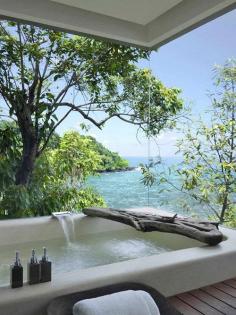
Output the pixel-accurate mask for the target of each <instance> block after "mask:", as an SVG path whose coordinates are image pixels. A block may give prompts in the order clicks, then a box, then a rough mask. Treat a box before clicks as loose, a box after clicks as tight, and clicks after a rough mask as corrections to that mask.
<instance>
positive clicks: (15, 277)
mask: <svg viewBox="0 0 236 315" xmlns="http://www.w3.org/2000/svg"><path fill="white" fill-rule="evenodd" d="M10 270H11V280H10V281H11V287H12V288H20V287H22V286H23V267H22V266H21V265H20V266H16V265H12V266H11V268H10Z"/></svg>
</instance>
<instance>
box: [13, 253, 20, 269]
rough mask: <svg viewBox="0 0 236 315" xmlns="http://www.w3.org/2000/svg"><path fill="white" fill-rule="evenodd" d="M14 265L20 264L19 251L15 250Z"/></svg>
mask: <svg viewBox="0 0 236 315" xmlns="http://www.w3.org/2000/svg"><path fill="white" fill-rule="evenodd" d="M14 265H15V266H21V263H20V253H19V251H16V258H15V263H14Z"/></svg>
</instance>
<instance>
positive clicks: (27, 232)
mask: <svg viewBox="0 0 236 315" xmlns="http://www.w3.org/2000/svg"><path fill="white" fill-rule="evenodd" d="M74 230H75V235H76V244H77V245H76V246H79V247H78V252H79V253H81V257H82V258H83V259H82V260H81V261H80V260H79V259H78V258H75V257H74V256H73V255H72V258H71V259H72V260H73V259H74V260H73V264H72V265H71V266H72V267H70V264H69V265H68V266H67V264H66V263H65V261H67V262H68V259H70V251H69V252H66V254H65V252H63V253H61V256H62V255H64V256H65V260H63V262H64V263H65V266H64V267H65V268H61V266H57V264H56V262H55V261H53V270H54V271H55V270H56V271H57V272H56V273H55V272H54V274H53V279H52V282H50V283H44V284H37V285H31V286H29V285H27V284H26V285H25V286H24V287H23V288H18V289H11V288H10V287H9V284H8V285H2V286H1V287H0V314H1V315H11V314H14V315H15V314H18V315H44V314H45V312H46V307H47V305H48V303H49V302H50V301H51V300H52V299H53V298H55V297H56V296H60V295H63V294H68V293H72V292H76V291H80V290H86V289H91V288H95V287H100V286H104V285H108V284H114V283H119V282H138V283H143V284H147V285H150V286H152V287H154V288H156V289H157V290H158V291H160V292H161V293H163V294H164V295H165V296H172V295H175V294H177V293H180V292H185V291H189V290H192V289H196V288H199V287H203V286H206V285H210V284H213V283H216V282H220V281H223V280H226V279H229V278H233V277H235V276H236V270H235V263H236V231H234V230H231V229H225V228H222V232H223V234H224V236H225V240H224V241H223V242H222V243H221V244H219V245H218V246H214V247H209V246H206V245H204V244H202V243H200V242H197V241H194V240H191V239H188V238H186V237H183V236H180V235H175V234H167V233H159V232H152V233H150V234H149V233H142V232H137V231H135V230H134V229H133V228H131V227H129V226H126V225H123V224H120V223H116V222H111V221H108V220H104V219H100V218H89V217H85V216H84V215H82V214H81V215H75V216H74ZM119 235H120V237H119ZM80 240H81V241H80ZM82 240H83V242H82ZM93 240H94V242H95V243H94V242H93ZM110 241H111V242H110ZM96 242H97V243H96ZM34 244H35V245H36V246H35V247H36V248H37V250H38V256H40V255H39V254H41V253H40V252H39V249H38V246H41V245H45V246H46V247H48V249H49V257H50V253H51V254H52V253H53V255H54V259H55V257H58V259H60V250H61V248H66V244H65V237H64V233H63V230H62V227H61V225H60V223H59V221H58V220H57V219H53V218H52V217H41V218H29V219H15V220H6V221H1V222H0V253H1V254H0V264H5V267H6V265H7V262H8V263H11V261H12V259H13V258H14V250H15V249H16V250H17V249H20V250H21V251H22V255H23V263H24V264H25V263H26V257H27V254H28V256H29V255H30V251H31V248H32V247H33V245H34ZM53 244H56V245H55V246H57V251H56V252H55V253H54V249H53V248H52V246H53ZM58 244H59V245H58ZM97 244H99V245H97ZM121 245H122V246H121ZM71 246H72V247H73V244H72V245H71ZM87 246H90V247H87ZM115 246H117V247H115ZM104 247H105V252H106V253H105V254H103V253H101V252H100V251H101V250H104ZM96 248H97V251H98V252H97V254H96V255H95V254H94V253H92V254H94V255H95V256H96V257H95V258H93V256H91V253H90V252H89V249H90V250H91V251H92V250H94V252H95V253H96ZM101 248H102V249H101ZM127 248H128V249H129V250H127ZM75 249H77V247H76V248H75ZM58 250H59V254H58ZM86 250H87V253H88V259H87V256H86ZM73 253H76V252H75V251H73ZM107 253H109V255H108V254H107ZM67 254H68V255H69V256H68V255H67ZM76 254H77V253H76ZM56 255H57V256H56ZM113 255H114V257H116V256H117V257H116V259H115V258H114V257H113ZM76 257H77V256H76ZM97 257H98V258H97ZM125 257H127V259H126V260H124V259H125ZM136 257H139V258H136ZM77 259H78V268H77V267H76V261H77ZM86 259H87V260H86ZM93 259H98V261H96V262H95V264H96V266H93ZM120 260H122V261H120ZM87 261H88V264H87ZM7 268H8V266H7ZM7 270H8V269H7ZM24 273H25V274H26V273H27V272H26V268H25V269H24ZM0 274H1V273H0ZM7 279H8V275H7V278H6V279H5V282H6V280H7ZM0 282H1V279H0Z"/></svg>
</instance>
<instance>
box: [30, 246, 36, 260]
mask: <svg viewBox="0 0 236 315" xmlns="http://www.w3.org/2000/svg"><path fill="white" fill-rule="evenodd" d="M30 262H31V264H36V263H37V257H36V254H35V249H32V256H31V258H30Z"/></svg>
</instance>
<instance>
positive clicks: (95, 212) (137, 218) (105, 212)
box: [83, 208, 223, 245]
mask: <svg viewBox="0 0 236 315" xmlns="http://www.w3.org/2000/svg"><path fill="white" fill-rule="evenodd" d="M83 213H84V214H86V215H88V216H92V217H100V218H104V219H109V220H113V221H117V222H120V223H123V224H127V225H131V226H132V227H134V228H135V229H136V230H138V231H142V232H152V231H159V232H167V233H176V234H181V235H184V236H187V237H190V238H193V239H196V240H198V241H200V242H203V243H206V244H209V245H217V244H218V243H220V242H221V241H222V240H223V234H222V233H221V232H220V231H219V230H218V223H215V222H202V221H196V220H193V219H189V218H177V215H174V216H172V217H171V216H170V217H167V216H161V215H158V214H156V215H155V214H146V213H145V214H144V213H138V212H134V211H125V210H118V209H111V208H86V209H83Z"/></svg>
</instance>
